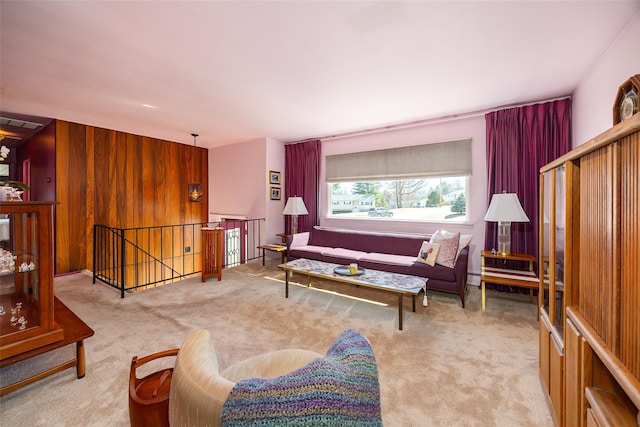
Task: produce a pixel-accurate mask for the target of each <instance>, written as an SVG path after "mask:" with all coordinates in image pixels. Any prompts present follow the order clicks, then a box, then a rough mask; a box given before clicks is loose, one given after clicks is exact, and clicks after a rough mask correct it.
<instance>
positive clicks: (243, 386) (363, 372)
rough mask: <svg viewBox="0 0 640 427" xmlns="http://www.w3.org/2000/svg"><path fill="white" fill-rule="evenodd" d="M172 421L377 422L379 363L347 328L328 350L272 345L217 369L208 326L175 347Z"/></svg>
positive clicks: (232, 425)
mask: <svg viewBox="0 0 640 427" xmlns="http://www.w3.org/2000/svg"><path fill="white" fill-rule="evenodd" d="M169 424H170V425H171V426H185V427H186V426H189V427H191V426H228V427H235V426H246V425H260V426H274V427H275V426H282V425H354V426H356V425H368V426H381V425H382V416H381V408H380V384H379V380H378V368H377V364H376V360H375V357H374V354H373V349H372V348H371V345H370V343H369V340H368V339H367V338H366V337H365V336H364V335H362V334H360V333H359V332H358V331H356V330H354V329H346V330H345V331H343V332H342V333H341V334H340V336H339V337H338V338H336V340H335V341H334V342H333V343H332V344H331V346H330V347H329V350H328V351H327V354H326V355H321V354H318V353H314V352H312V351H309V350H302V349H286V350H276V351H272V352H269V353H264V354H261V355H258V356H254V357H251V358H249V359H246V360H243V361H240V362H237V363H235V364H233V365H231V366H229V367H228V368H226V369H224V370H221V369H220V368H219V365H218V360H217V356H216V351H215V348H214V346H213V343H212V342H211V336H210V334H209V332H208V331H207V330H204V329H199V330H194V331H192V332H190V333H189V335H188V336H187V337H186V339H185V341H184V343H183V344H182V346H181V347H180V350H179V351H178V354H177V357H176V364H175V367H174V370H173V379H172V381H171V391H170V397H169Z"/></svg>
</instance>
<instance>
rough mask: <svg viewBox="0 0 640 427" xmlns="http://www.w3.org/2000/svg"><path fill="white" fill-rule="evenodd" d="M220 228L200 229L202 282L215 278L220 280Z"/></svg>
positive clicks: (221, 233) (221, 230) (221, 232)
mask: <svg viewBox="0 0 640 427" xmlns="http://www.w3.org/2000/svg"><path fill="white" fill-rule="evenodd" d="M223 232H224V230H223V229H222V228H210V227H203V228H202V281H203V282H204V281H205V280H207V278H209V277H213V276H216V277H217V278H218V281H220V280H222V267H223V264H222V236H223Z"/></svg>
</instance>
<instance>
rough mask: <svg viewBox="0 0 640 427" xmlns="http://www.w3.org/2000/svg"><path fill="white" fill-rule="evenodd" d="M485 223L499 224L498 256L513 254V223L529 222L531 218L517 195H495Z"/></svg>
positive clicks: (485, 217)
mask: <svg viewBox="0 0 640 427" xmlns="http://www.w3.org/2000/svg"><path fill="white" fill-rule="evenodd" d="M484 220H485V221H491V222H497V223H498V254H500V255H509V254H510V253H511V223H512V222H529V217H528V216H527V214H526V213H525V212H524V210H523V209H522V205H521V204H520V201H519V200H518V195H517V194H515V193H501V194H494V195H493V197H492V198H491V203H490V204H489V209H487V214H486V215H485V216H484Z"/></svg>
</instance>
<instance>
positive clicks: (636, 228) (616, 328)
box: [539, 113, 640, 427]
mask: <svg viewBox="0 0 640 427" xmlns="http://www.w3.org/2000/svg"><path fill="white" fill-rule="evenodd" d="M639 131H640V113H637V114H634V115H633V116H631V117H630V118H628V119H627V120H624V121H623V122H621V123H618V124H617V125H615V126H614V127H613V128H611V129H609V130H608V131H606V132H604V133H602V134H601V135H598V136H597V137H595V138H593V139H592V140H590V141H589V142H587V143H585V144H583V145H581V146H579V147H577V148H576V149H574V150H573V151H571V152H569V153H567V154H566V155H564V156H562V157H560V158H558V159H557V160H555V161H553V162H551V163H549V164H548V165H546V166H544V167H543V168H541V170H540V189H541V190H540V198H541V199H540V249H539V251H540V253H539V259H541V260H543V262H541V263H540V283H541V285H540V294H539V303H540V378H541V384H542V387H543V388H544V390H545V392H546V393H547V397H548V402H549V404H550V406H551V408H552V411H551V412H552V415H553V418H554V421H555V424H556V425H559V426H565V425H566V426H590V427H591V426H599V427H603V426H627V425H629V426H636V427H637V426H638V425H640V414H639V410H640V132H639Z"/></svg>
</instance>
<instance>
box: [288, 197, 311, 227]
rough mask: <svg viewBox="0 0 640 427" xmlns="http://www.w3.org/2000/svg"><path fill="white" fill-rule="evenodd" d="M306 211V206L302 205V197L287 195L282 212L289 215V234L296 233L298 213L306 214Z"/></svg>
mask: <svg viewBox="0 0 640 427" xmlns="http://www.w3.org/2000/svg"><path fill="white" fill-rule="evenodd" d="M308 213H309V211H307V207H306V206H305V205H304V201H302V197H297V196H293V197H289V199H288V200H287V205H286V206H285V207H284V210H283V211H282V214H283V215H291V234H296V233H297V232H298V215H307V214H308Z"/></svg>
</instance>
